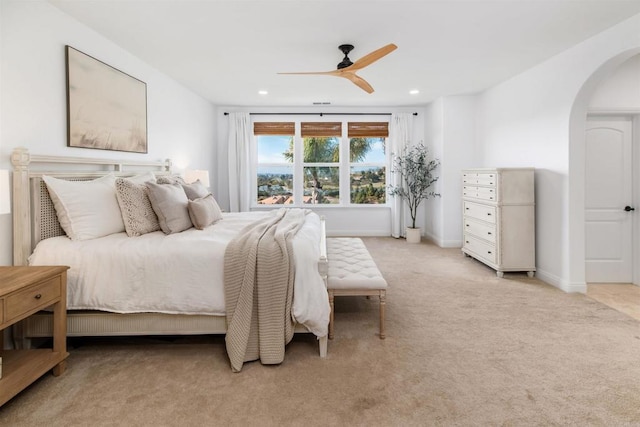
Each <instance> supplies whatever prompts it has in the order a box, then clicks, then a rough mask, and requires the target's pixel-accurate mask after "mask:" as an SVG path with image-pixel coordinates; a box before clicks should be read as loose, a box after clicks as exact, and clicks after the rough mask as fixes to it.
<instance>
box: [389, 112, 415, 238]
mask: <svg viewBox="0 0 640 427" xmlns="http://www.w3.org/2000/svg"><path fill="white" fill-rule="evenodd" d="M412 125H413V114H412V113H398V114H392V115H391V122H390V123H389V147H390V150H391V166H392V168H393V163H394V159H395V157H396V155H397V154H400V153H401V152H402V150H403V149H404V148H405V147H406V146H407V145H409V144H410V142H411V135H412ZM389 178H390V182H389V184H390V185H392V186H398V185H402V179H401V177H400V175H399V174H395V173H391V174H389ZM405 211H406V204H405V202H404V200H402V199H400V198H399V197H392V198H391V235H392V236H393V237H396V238H397V237H401V236H404V235H405Z"/></svg>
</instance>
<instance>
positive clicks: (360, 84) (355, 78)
mask: <svg viewBox="0 0 640 427" xmlns="http://www.w3.org/2000/svg"><path fill="white" fill-rule="evenodd" d="M341 77H344V78H345V79H349V80H351V81H352V82H353V83H354V84H355V85H356V86H358V87H359V88H360V89H362V90H364V91H365V92H367V93H373V87H371V85H370V84H369V83H367V81H366V80H365V79H363V78H362V77H360V76H358V75H356V74H355V73H344V74H341Z"/></svg>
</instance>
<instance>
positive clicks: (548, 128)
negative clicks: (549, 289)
mask: <svg viewBox="0 0 640 427" xmlns="http://www.w3.org/2000/svg"><path fill="white" fill-rule="evenodd" d="M638 28H640V15H636V16H634V17H632V18H630V19H628V20H626V21H624V22H622V23H620V24H618V25H616V26H614V27H612V28H610V29H608V30H607V31H604V32H602V33H600V34H598V35H596V36H594V37H592V38H590V39H588V40H586V41H584V42H582V43H580V44H578V45H577V46H575V47H573V48H571V49H569V50H567V51H565V52H563V53H561V54H559V55H557V56H555V57H553V58H551V59H549V60H547V61H545V62H543V63H541V64H539V65H538V66H536V67H534V68H531V69H529V70H528V71H526V72H524V73H522V74H520V75H518V76H516V77H514V78H512V79H510V80H508V81H506V82H504V83H502V84H500V85H497V86H496V87H494V88H492V89H490V90H488V91H486V92H485V93H483V94H482V95H481V96H480V97H479V99H478V142H479V148H480V155H481V158H482V164H483V166H486V167H489V166H533V167H535V168H537V170H536V216H537V217H536V239H537V242H536V256H537V274H538V276H539V277H540V278H542V279H543V280H545V281H546V282H548V283H550V284H553V285H555V286H557V287H559V288H561V289H563V290H565V291H580V292H582V291H584V290H585V288H586V286H585V282H584V212H583V211H584V168H583V167H582V169H581V166H580V165H581V164H583V162H584V155H583V152H581V151H580V150H583V148H580V146H582V145H583V143H584V122H585V120H586V103H587V102H588V100H589V99H590V98H591V95H592V94H593V91H594V88H595V85H594V82H593V81H590V77H591V76H592V75H595V74H594V73H596V74H599V73H598V72H599V71H601V68H602V67H603V64H609V65H611V66H614V65H618V64H619V63H620V62H622V61H624V60H626V59H628V58H629V57H631V56H632V55H633V54H634V53H637V51H638V49H639V48H640V31H638ZM612 58H614V59H612ZM612 60H613V61H618V62H617V64H611V61H612ZM597 77H598V78H599V79H602V78H603V76H600V75H598V76H597ZM577 100H578V101H579V103H577ZM581 103H584V105H582V104H581Z"/></svg>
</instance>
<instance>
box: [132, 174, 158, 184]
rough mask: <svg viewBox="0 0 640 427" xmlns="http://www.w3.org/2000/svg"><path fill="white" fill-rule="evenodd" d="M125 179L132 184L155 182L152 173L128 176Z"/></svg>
mask: <svg viewBox="0 0 640 427" xmlns="http://www.w3.org/2000/svg"><path fill="white" fill-rule="evenodd" d="M125 179H127V180H129V181H131V182H133V183H134V184H144V183H145V182H148V181H155V180H156V176H155V175H154V174H153V172H146V173H143V174H140V175H135V176H129V177H127V178H125Z"/></svg>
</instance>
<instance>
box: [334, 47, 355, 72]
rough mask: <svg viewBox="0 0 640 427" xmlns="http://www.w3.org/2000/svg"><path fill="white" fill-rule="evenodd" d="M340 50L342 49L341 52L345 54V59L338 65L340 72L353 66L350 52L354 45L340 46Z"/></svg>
mask: <svg viewBox="0 0 640 427" xmlns="http://www.w3.org/2000/svg"><path fill="white" fill-rule="evenodd" d="M338 49H340V51H341V52H342V53H344V59H343V60H342V62H340V63H339V64H338V70H340V69H342V68H347V67H349V66H351V65H353V62H351V60H350V59H349V57H348V55H349V52H351V51H352V50H353V45H352V44H341V45H340V46H338Z"/></svg>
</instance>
